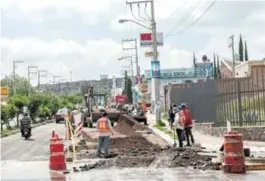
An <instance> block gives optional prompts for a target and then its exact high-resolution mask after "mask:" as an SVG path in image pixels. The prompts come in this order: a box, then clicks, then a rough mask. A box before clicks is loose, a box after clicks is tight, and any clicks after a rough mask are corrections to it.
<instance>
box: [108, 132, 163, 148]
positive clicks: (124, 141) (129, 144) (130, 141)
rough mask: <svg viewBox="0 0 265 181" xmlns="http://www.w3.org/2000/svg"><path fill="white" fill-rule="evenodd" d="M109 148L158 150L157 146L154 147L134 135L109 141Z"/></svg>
mask: <svg viewBox="0 0 265 181" xmlns="http://www.w3.org/2000/svg"><path fill="white" fill-rule="evenodd" d="M110 148H111V149H112V148H117V149H135V148H145V149H154V148H159V146H158V145H154V144H152V143H150V142H149V141H147V140H146V139H145V138H144V137H142V136H141V135H134V136H130V137H125V138H113V139H110Z"/></svg>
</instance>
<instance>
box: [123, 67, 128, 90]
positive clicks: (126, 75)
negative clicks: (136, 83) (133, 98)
mask: <svg viewBox="0 0 265 181" xmlns="http://www.w3.org/2000/svg"><path fill="white" fill-rule="evenodd" d="M127 85H128V73H127V71H125V73H124V88H123V90H122V95H126V90H127Z"/></svg>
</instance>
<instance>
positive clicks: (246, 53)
mask: <svg viewBox="0 0 265 181" xmlns="http://www.w3.org/2000/svg"><path fill="white" fill-rule="evenodd" d="M245 61H248V47H247V41H245Z"/></svg>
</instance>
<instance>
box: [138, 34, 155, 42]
mask: <svg viewBox="0 0 265 181" xmlns="http://www.w3.org/2000/svg"><path fill="white" fill-rule="evenodd" d="M140 40H141V41H151V40H152V34H151V33H141V34H140Z"/></svg>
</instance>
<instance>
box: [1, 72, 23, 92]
mask: <svg viewBox="0 0 265 181" xmlns="http://www.w3.org/2000/svg"><path fill="white" fill-rule="evenodd" d="M13 85H15V87H16V94H20V95H27V93H28V80H27V79H26V78H25V77H21V76H18V75H16V76H15V82H14V84H13V76H6V77H5V78H3V79H1V86H8V88H9V89H10V91H9V92H10V96H12V95H13V94H14V93H13V91H12V88H13Z"/></svg>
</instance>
